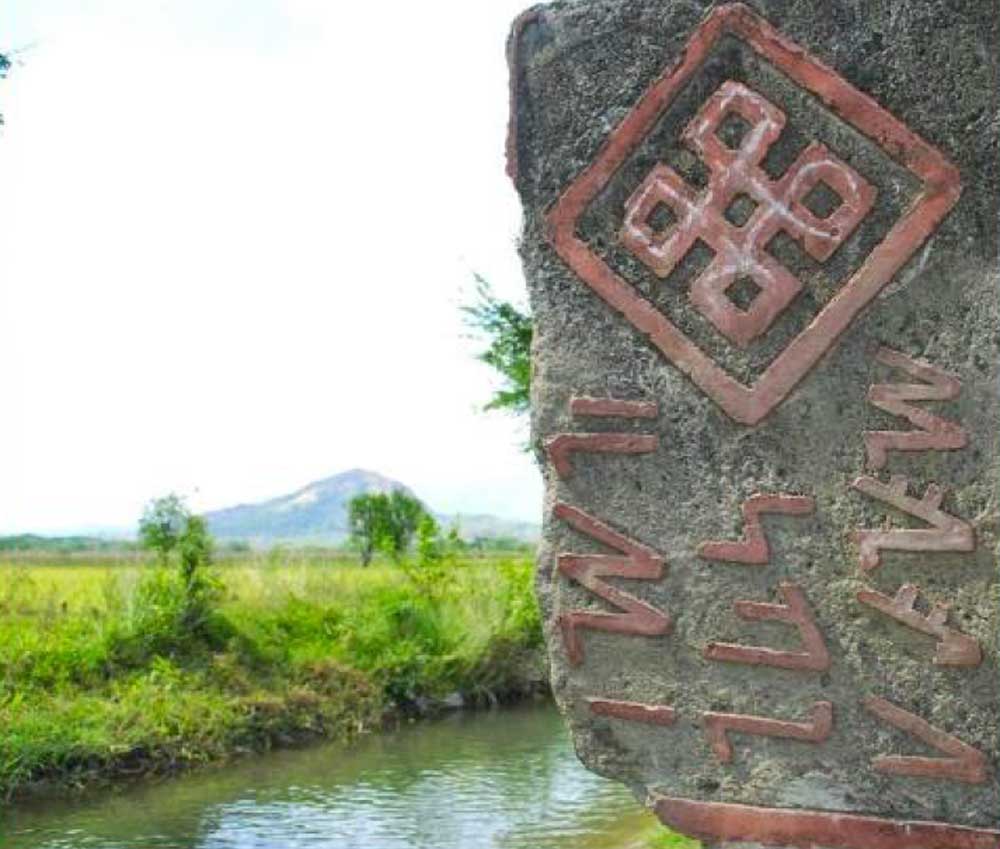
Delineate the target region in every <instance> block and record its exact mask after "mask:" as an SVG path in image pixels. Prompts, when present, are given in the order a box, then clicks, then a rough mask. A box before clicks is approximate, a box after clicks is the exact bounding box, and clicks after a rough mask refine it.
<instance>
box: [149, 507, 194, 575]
mask: <svg viewBox="0 0 1000 849" xmlns="http://www.w3.org/2000/svg"><path fill="white" fill-rule="evenodd" d="M190 515H191V514H190V512H189V511H188V509H187V505H186V504H185V503H184V499H183V498H181V497H180V496H179V495H177V494H176V493H170V495H165V496H163V497H162V498H155V499H153V500H152V501H150V502H149V504H147V505H146V509H145V510H144V511H143V514H142V518H141V519H140V520H139V541H140V542H141V544H142V546H143V548H147V549H149V550H150V551H154V552H156V554H157V555H158V556H159V558H160V560H161V561H162V563H163V564H164V565H166V563H167V560H168V559H169V558H170V553H171V552H172V551H173V550H174V549H175V548H176V547H177V545H178V544H179V543H180V539H181V534H183V533H184V529H185V528H186V527H187V524H188V518H189V517H190Z"/></svg>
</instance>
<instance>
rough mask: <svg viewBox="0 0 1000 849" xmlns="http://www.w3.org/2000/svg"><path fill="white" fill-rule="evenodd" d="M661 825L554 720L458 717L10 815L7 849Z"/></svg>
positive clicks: (532, 841) (497, 836)
mask: <svg viewBox="0 0 1000 849" xmlns="http://www.w3.org/2000/svg"><path fill="white" fill-rule="evenodd" d="M653 827H654V826H653V819H652V817H651V816H650V815H648V814H646V813H644V812H643V811H642V810H641V809H640V807H639V806H638V805H637V803H636V802H635V801H634V799H633V798H632V796H631V795H630V794H629V793H628V792H627V791H626V790H625V789H624V788H622V787H621V786H620V785H618V784H616V783H614V782H611V781H607V780H605V779H602V778H599V777H598V776H595V775H592V774H590V773H589V772H587V771H586V770H585V769H584V768H583V767H582V766H580V764H579V763H578V762H577V760H576V756H575V755H574V754H573V750H572V747H571V746H570V742H569V738H568V734H567V732H566V729H565V728H564V727H563V723H562V720H561V718H560V717H559V715H558V713H557V712H556V710H555V708H554V707H552V706H551V705H547V704H546V705H531V706H523V707H517V708H511V709H505V710H496V711H492V712H480V713H457V714H453V715H450V716H447V717H445V718H443V719H441V720H435V721H428V722H419V723H413V724H411V725H407V726H404V727H403V728H401V729H399V730H398V731H393V732H389V733H386V734H380V735H373V736H370V737H366V738H364V739H362V740H361V741H360V742H358V743H355V744H352V745H350V746H343V745H334V744H327V745H322V746H317V747H314V748H309V749H302V750H296V751H283V752H276V753H273V754H268V755H264V756H261V757H257V758H248V759H245V760H238V761H235V762H233V763H231V764H227V765H224V766H220V767H213V768H207V769H203V770H200V771H196V772H193V773H190V774H187V775H183V776H181V777H178V778H172V779H167V780H161V781H155V782H154V781H146V782H141V783H138V784H136V785H132V786H129V787H124V788H118V789H117V790H115V791H113V792H108V793H101V794H96V795H93V796H91V797H88V798H86V799H84V800H76V801H71V802H66V801H59V802H51V801H50V802H46V803H39V802H36V803H32V804H31V805H29V806H22V807H17V808H15V809H14V810H13V811H11V810H6V811H3V812H0V846H3V847H5V849H137V847H141V849H168V847H169V849H265V847H266V848H267V849H556V847H567V849H568V847H573V849H644V847H645V845H646V839H645V838H647V837H648V835H649V834H651V833H652V829H653Z"/></svg>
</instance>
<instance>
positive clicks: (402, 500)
mask: <svg viewBox="0 0 1000 849" xmlns="http://www.w3.org/2000/svg"><path fill="white" fill-rule="evenodd" d="M427 515H428V513H427V509H426V508H425V507H424V505H423V504H422V503H421V502H420V501H419V500H418V499H416V498H414V497H413V496H412V495H408V494H407V493H405V492H403V491H402V490H398V489H397V490H394V491H393V492H391V493H388V494H387V493H384V492H368V493H365V494H363V495H356V496H355V497H354V498H352V499H351V500H350V502H348V506H347V519H348V525H349V527H350V534H351V542H352V543H353V544H354V546H355V547H356V548H357V549H358V551H359V552H360V553H361V563H362V565H364V566H367V565H368V564H369V563H370V562H371V559H372V556H373V555H374V553H375V552H376V551H381V552H384V553H385V554H388V555H389V556H390V557H392V558H393V560H399V559H400V558H401V557H402V556H403V555H404V554H406V552H407V551H409V549H410V546H411V545H412V543H413V537H414V535H415V534H416V532H417V528H418V527H419V525H420V522H421V520H422V519H423V518H424V517H425V516H427Z"/></svg>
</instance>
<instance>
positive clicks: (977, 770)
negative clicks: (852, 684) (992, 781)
mask: <svg viewBox="0 0 1000 849" xmlns="http://www.w3.org/2000/svg"><path fill="white" fill-rule="evenodd" d="M865 707H866V708H868V710H870V711H871V712H872V713H873V714H875V716H877V717H878V718H879V719H881V720H882V721H883V722H886V723H888V724H889V725H891V726H893V727H894V728H898V729H900V730H901V731H906V732H908V733H910V734H912V735H913V736H914V737H916V738H917V739H919V740H920V741H921V742H923V743H926V744H927V745H928V746H931V747H932V748H935V749H937V750H938V751H941V752H944V753H945V754H946V755H949V756H950V757H947V758H926V757H910V756H902V755H883V756H881V757H877V758H875V760H874V761H872V763H873V765H874V767H875V769H877V770H878V771H879V772H888V773H891V774H893V775H910V776H918V777H922V778H942V779H948V780H950V781H962V782H965V783H966V784H982V783H983V782H985V781H986V780H987V778H988V777H989V776H988V772H987V760H986V756H985V755H984V754H983V753H982V752H980V751H979V750H978V749H974V748H973V747H972V746H970V745H968V744H967V743H963V742H962V741H961V740H959V739H958V738H957V737H953V736H952V735H951V734H946V733H945V732H944V731H941V730H940V729H938V728H935V727H934V726H933V725H931V724H930V723H929V722H927V721H926V720H923V719H921V718H920V717H919V716H917V715H916V714H912V713H910V712H909V711H906V710H903V709H902V708H901V707H897V706H896V705H894V704H892V703H891V702H887V701H886V700H885V699H880V698H878V697H877V696H872V697H871V698H868V699H865Z"/></svg>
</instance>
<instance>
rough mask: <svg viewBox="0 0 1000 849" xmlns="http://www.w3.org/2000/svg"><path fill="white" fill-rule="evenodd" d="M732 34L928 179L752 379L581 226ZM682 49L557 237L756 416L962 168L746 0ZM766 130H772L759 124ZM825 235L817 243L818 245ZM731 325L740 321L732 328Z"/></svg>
mask: <svg viewBox="0 0 1000 849" xmlns="http://www.w3.org/2000/svg"><path fill="white" fill-rule="evenodd" d="M730 34H732V35H736V36H738V37H739V38H740V39H742V40H743V42H744V43H746V44H747V45H748V46H749V47H750V48H751V49H752V50H754V51H755V52H756V53H757V54H758V55H760V56H761V57H763V58H764V59H765V60H767V61H768V62H770V63H771V64H772V65H774V66H775V67H776V68H777V69H778V70H779V71H781V72H783V73H784V74H785V76H786V77H787V78H788V79H789V80H791V81H792V82H793V83H795V84H797V85H799V86H801V87H802V88H803V89H805V91H807V92H808V93H810V94H812V95H814V96H815V97H816V98H818V99H819V100H820V101H821V102H823V103H825V104H826V106H827V107H829V109H830V110H832V111H833V112H834V113H835V114H836V115H838V116H839V117H840V118H842V119H843V120H844V121H846V122H847V123H848V124H850V125H851V126H853V127H854V128H855V129H856V130H858V131H859V132H860V133H862V134H864V135H865V136H867V137H868V138H869V139H871V141H872V142H874V143H875V144H877V145H878V146H879V147H880V148H881V149H882V150H883V151H884V152H885V154H886V155H887V156H889V157H890V158H892V159H893V160H895V161H896V162H898V163H899V164H901V165H902V166H903V167H905V168H907V169H909V170H910V171H911V172H912V173H913V174H914V175H915V176H916V177H917V179H918V180H919V181H920V182H921V183H922V185H923V188H922V191H921V193H920V195H919V196H918V197H917V199H916V201H915V202H914V203H913V204H912V205H911V206H910V207H909V209H908V211H907V212H906V214H904V215H903V216H902V218H901V219H900V220H899V221H898V222H897V223H896V225H895V226H894V227H893V228H892V230H890V232H889V233H888V235H887V236H886V238H885V240H884V241H883V242H882V243H881V244H879V245H878V246H877V247H876V248H875V249H874V250H873V251H872V253H871V254H870V255H869V256H868V258H867V259H866V261H865V262H864V263H863V264H862V265H861V266H860V267H859V268H858V270H857V271H856V272H855V273H854V274H853V275H852V276H851V278H850V279H849V280H847V281H846V282H845V283H844V284H843V286H842V288H841V290H840V292H839V293H838V294H837V295H836V296H835V297H834V298H833V299H832V300H831V301H830V302H829V303H828V304H826V306H825V307H824V308H823V309H822V310H821V311H820V312H819V314H818V315H817V316H816V317H815V319H814V320H813V321H812V322H811V323H810V324H809V325H808V327H806V328H805V329H804V330H803V331H802V332H801V333H800V334H799V335H798V336H797V337H795V338H794V339H793V340H792V341H791V342H790V343H789V344H788V345H787V346H786V347H785V348H784V350H782V351H781V353H780V354H779V355H778V356H777V357H776V358H775V359H774V360H773V362H772V363H771V365H770V366H769V367H768V368H767V369H766V370H765V371H764V373H763V374H762V375H761V376H760V377H759V378H758V380H757V381H756V383H754V384H753V385H751V386H746V385H744V384H743V383H741V382H739V381H738V380H736V379H735V378H734V377H732V376H731V375H730V374H728V373H727V372H726V371H725V370H724V369H723V368H722V367H720V366H719V365H718V364H717V363H716V362H714V361H713V360H712V359H711V358H710V357H709V356H708V354H706V353H705V352H704V351H703V350H701V348H699V347H698V346H697V345H695V344H694V342H693V341H692V340H691V339H690V338H688V337H687V336H686V335H685V334H684V333H683V332H682V331H681V330H680V328H678V327H677V326H676V325H675V324H674V323H673V322H671V321H670V319H669V318H668V317H667V316H666V315H664V314H663V313H662V312H661V311H660V310H658V309H657V308H656V307H655V306H654V305H653V304H652V303H651V302H649V301H647V300H646V299H645V298H643V297H642V296H641V295H640V294H639V293H638V292H637V291H636V289H635V287H634V286H632V285H631V284H630V283H629V282H628V281H626V280H624V279H623V278H621V277H619V276H618V274H616V273H615V272H614V271H613V270H612V269H611V268H610V267H609V266H608V265H607V263H605V262H604V260H602V259H601V258H600V257H599V256H598V255H597V254H596V253H595V252H594V251H592V250H591V249H590V247H589V246H588V245H587V243H586V242H585V241H583V239H581V238H580V237H579V236H578V235H577V223H578V221H579V219H580V217H581V216H582V215H583V214H584V212H585V211H586V209H587V207H588V206H589V205H590V203H591V202H592V201H593V200H594V198H595V197H597V195H598V194H600V193H601V192H602V191H603V190H604V189H605V188H606V187H607V185H608V183H609V182H610V180H611V179H612V177H613V176H614V175H615V173H616V172H617V171H618V170H619V168H621V166H622V165H623V164H624V163H625V161H626V160H627V159H628V158H629V157H630V156H631V155H632V153H633V152H634V151H635V150H636V148H637V147H638V146H639V145H640V144H641V143H642V141H643V140H644V139H645V138H646V136H647V135H648V134H649V133H650V132H651V131H652V129H653V128H654V126H655V125H656V124H657V122H658V121H659V119H660V117H661V116H662V115H663V114H664V112H665V111H666V110H667V109H668V108H669V107H670V106H671V104H672V103H673V101H674V99H675V97H676V96H677V94H678V93H679V92H681V91H682V90H684V88H685V87H686V86H687V84H688V83H689V82H690V81H691V80H692V79H693V78H694V76H695V75H696V74H697V73H698V71H699V70H700V68H701V67H702V65H703V63H704V62H705V60H706V58H707V57H708V55H709V53H710V52H711V51H712V49H713V48H714V46H715V45H716V44H717V43H718V42H719V40H720V39H721V38H723V37H724V36H726V35H730ZM679 55H680V59H679V61H678V63H677V64H676V65H675V66H674V67H672V68H670V69H668V70H667V71H666V72H665V73H664V74H663V76H662V77H661V78H660V79H658V80H657V81H656V82H655V83H654V84H653V85H652V87H651V88H650V89H649V90H648V91H647V92H646V93H645V94H644V95H643V97H642V98H641V99H640V101H639V102H638V104H636V106H635V108H634V109H633V110H632V111H631V112H630V113H629V114H628V115H627V116H626V117H625V119H624V120H623V121H622V123H621V124H620V125H619V126H618V127H617V128H616V129H615V130H614V131H613V132H612V133H611V135H610V136H609V138H608V140H607V142H606V144H605V145H604V146H603V147H602V148H601V151H600V153H599V154H598V155H597V158H596V159H595V160H594V161H593V162H592V163H591V164H590V165H589V166H588V167H587V168H586V169H584V171H583V172H582V173H581V174H580V175H579V176H578V177H577V178H576V179H575V180H574V181H573V183H572V184H571V185H570V186H569V188H568V189H567V190H566V192H565V193H564V194H563V195H562V197H561V198H560V199H559V201H558V202H557V203H556V205H555V206H554V207H553V209H552V210H551V212H550V213H549V215H548V219H547V222H548V237H549V240H550V242H551V243H552V245H553V246H554V248H555V250H556V251H557V252H558V254H559V255H560V256H561V257H562V258H563V260H564V261H565V262H566V263H567V265H569V267H570V268H572V269H573V271H574V272H576V274H577V275H578V276H579V277H580V279H581V281H582V282H583V283H584V284H586V285H587V286H589V287H590V288H591V289H592V290H593V292H594V293H595V294H596V295H597V296H598V297H600V298H601V299H602V300H603V301H604V302H605V303H606V304H608V306H610V307H611V308H612V309H614V310H616V311H618V312H619V313H621V314H622V315H623V316H624V317H625V319H626V320H627V321H628V322H629V323H631V324H632V325H633V326H634V327H635V328H636V330H638V331H639V332H640V333H642V334H644V335H646V336H648V337H649V340H650V342H651V343H652V344H653V345H655V346H656V348H657V349H659V351H660V352H661V353H662V354H663V356H664V357H666V358H667V359H668V360H669V361H670V362H672V363H673V364H674V365H676V366H677V368H679V369H680V370H681V371H682V372H684V373H685V374H686V375H688V377H690V378H691V380H692V381H694V383H695V384H696V385H697V386H698V387H700V389H701V390H702V391H703V392H704V393H705V394H706V395H708V396H709V397H710V398H712V400H714V401H715V402H716V403H717V404H719V406H720V407H722V409H723V410H725V412H726V413H727V414H728V415H729V416H730V417H732V418H733V419H734V420H735V421H737V422H740V423H742V424H746V425H754V424H757V423H758V422H759V421H761V420H762V419H763V418H765V417H766V416H767V415H768V414H769V413H770V412H771V411H772V410H773V409H774V408H775V407H776V406H778V404H780V403H781V402H782V401H783V400H784V399H785V398H786V397H787V396H788V395H789V393H790V392H791V391H792V389H793V388H794V387H795V386H796V384H798V383H799V381H801V380H802V379H803V377H805V375H806V374H807V373H808V372H809V370H810V369H812V368H813V366H815V365H816V363H817V362H818V361H819V360H820V358H821V357H822V356H823V355H824V354H825V353H826V352H827V350H829V348H830V347H831V346H832V345H833V344H834V343H835V342H836V341H837V339H838V338H839V337H840V335H841V334H842V333H843V332H844V330H845V329H846V328H847V327H848V326H849V325H850V324H851V322H853V321H854V319H855V318H856V317H857V316H858V314H859V313H860V312H861V311H862V310H863V309H864V308H865V307H866V306H867V305H868V304H869V303H871V302H872V300H873V299H874V298H875V297H876V296H877V295H878V294H879V292H880V291H881V290H882V289H883V288H884V287H885V286H886V285H887V284H888V283H889V281H890V280H891V279H892V277H893V275H894V274H895V273H896V272H897V271H898V270H899V269H900V268H901V267H902V266H903V264H904V263H905V262H906V261H907V260H908V259H909V258H910V257H911V256H912V255H913V254H914V253H915V252H916V251H917V250H918V249H919V248H920V246H921V245H922V244H923V243H924V241H925V240H926V239H927V238H928V237H929V236H930V235H931V233H933V232H934V230H936V229H937V227H938V225H939V224H940V222H941V221H942V219H943V218H944V217H945V216H946V215H947V214H948V212H949V211H950V210H951V208H952V207H953V206H954V205H955V202H956V201H957V200H958V197H959V195H960V194H961V184H960V180H959V174H958V171H957V170H956V169H955V167H954V166H953V165H951V163H949V162H948V161H947V159H945V158H944V156H942V154H941V153H940V152H939V151H938V150H936V149H935V148H933V147H931V146H930V145H929V144H927V142H925V141H924V140H923V139H921V138H920V137H919V136H917V135H916V134H915V133H913V132H912V131H911V130H910V129H909V128H907V127H906V126H905V125H904V124H903V123H902V122H900V121H899V120H897V119H896V118H894V117H893V116H892V115H891V114H889V113H888V112H887V111H886V110H885V109H883V108H882V107H881V106H879V105H878V103H876V102H875V101H874V100H872V98H870V97H869V96H868V95H866V94H864V93H862V92H860V91H858V90H857V89H855V88H854V87H853V86H851V85H850V83H848V82H847V81H846V80H844V79H843V78H842V77H840V76H839V75H838V74H837V73H836V72H834V71H833V70H832V69H830V68H828V67H827V66H826V65H824V64H822V63H821V62H819V61H818V60H816V59H815V58H813V57H812V56H810V55H809V54H808V53H806V52H805V51H804V50H802V49H801V48H800V47H798V46H797V45H795V44H793V43H792V42H791V41H789V40H788V39H786V38H785V37H784V36H782V35H781V34H780V33H779V32H778V31H777V30H775V29H774V28H773V27H772V26H771V25H770V24H768V23H767V22H766V21H764V20H763V19H762V18H760V17H759V16H757V15H756V14H755V13H754V12H753V11H752V10H751V9H749V8H747V7H746V6H744V5H742V4H738V3H734V4H728V5H725V6H720V7H718V8H716V9H715V10H714V11H713V12H712V13H711V14H710V15H709V16H708V17H707V18H706V19H705V21H704V23H703V24H702V25H701V26H700V27H699V28H698V30H697V31H696V32H695V34H694V35H693V36H692V38H691V40H690V42H689V44H688V45H687V47H686V49H684V50H683V51H681V53H680V54H679ZM746 108H747V109H749V108H750V107H749V106H747V107H746ZM761 126H765V127H766V125H761ZM757 132H763V131H762V130H761V129H760V127H758V130H757ZM830 173H831V174H832V173H833V171H831V172H830ZM838 173H840V172H838ZM782 179H785V178H782ZM824 179H825V176H824ZM793 235H794V234H793ZM818 244H819V243H813V248H814V250H815V249H816V248H817V247H818ZM730 332H735V331H734V330H732V328H730Z"/></svg>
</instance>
